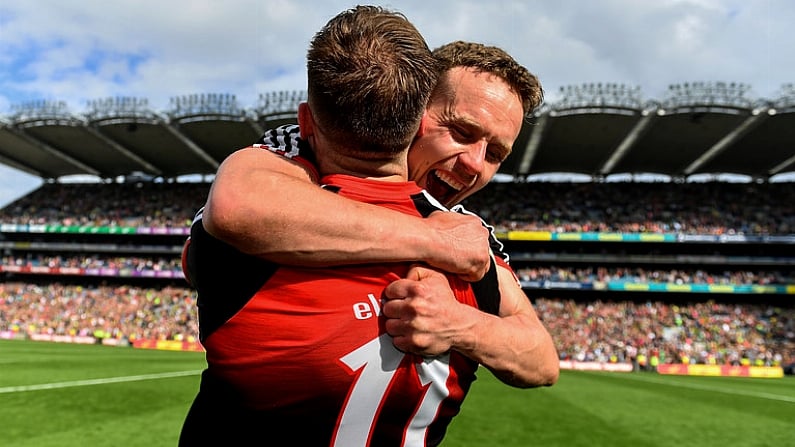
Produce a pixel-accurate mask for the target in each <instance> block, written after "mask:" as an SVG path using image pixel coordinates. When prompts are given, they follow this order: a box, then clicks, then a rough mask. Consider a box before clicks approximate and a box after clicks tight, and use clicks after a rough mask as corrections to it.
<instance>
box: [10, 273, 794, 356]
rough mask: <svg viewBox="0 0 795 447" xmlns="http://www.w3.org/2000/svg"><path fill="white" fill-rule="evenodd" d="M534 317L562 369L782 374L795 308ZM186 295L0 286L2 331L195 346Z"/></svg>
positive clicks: (595, 311)
mask: <svg viewBox="0 0 795 447" xmlns="http://www.w3.org/2000/svg"><path fill="white" fill-rule="evenodd" d="M534 304H535V306H536V310H537V312H538V314H539V317H540V318H541V319H542V321H543V322H544V324H545V325H546V326H547V327H548V328H549V331H550V332H551V334H552V337H553V339H554V340H555V341H556V344H557V348H558V351H559V353H560V355H561V359H563V360H577V361H585V362H588V361H590V362H614V363H625V362H628V363H636V362H638V358H639V357H640V358H642V357H644V356H645V357H648V358H650V357H652V356H657V357H658V358H659V359H660V362H661V363H700V364H732V365H743V364H748V365H759V366H770V365H787V364H790V363H792V362H793V361H795V307H789V308H780V307H775V306H772V305H765V304H758V305H754V304H725V303H724V304H722V303H717V302H714V301H705V302H693V303H689V304H669V303H665V302H661V301H648V302H645V303H635V302H631V301H615V302H611V301H589V302H577V301H574V300H568V299H550V298H539V299H536V300H535V303H534ZM197 327H198V325H197V311H196V305H195V295H194V292H193V291H192V290H191V289H189V288H187V287H175V286H169V287H163V288H142V287H136V286H129V285H125V286H111V285H98V286H83V285H66V284H59V283H50V284H46V285H37V284H30V283H17V282H7V283H0V332H3V331H9V332H12V333H18V334H46V335H72V336H95V337H97V338H105V337H110V338H115V339H119V340H125V341H134V340H136V339H155V340H178V341H195V340H196V338H197V334H198V332H197V330H198V329H197Z"/></svg>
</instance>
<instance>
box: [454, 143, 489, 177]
mask: <svg viewBox="0 0 795 447" xmlns="http://www.w3.org/2000/svg"><path fill="white" fill-rule="evenodd" d="M487 146H488V144H487V143H486V142H485V141H479V142H477V143H475V144H472V145H470V146H469V148H467V150H466V151H465V152H463V153H462V154H461V156H460V157H459V158H458V160H459V162H460V163H461V166H462V167H463V168H464V169H465V170H466V172H467V174H470V175H479V174H480V173H481V172H482V171H483V164H484V163H485V162H486V147H487Z"/></svg>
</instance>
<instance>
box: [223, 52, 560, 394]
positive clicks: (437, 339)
mask: <svg viewBox="0 0 795 447" xmlns="http://www.w3.org/2000/svg"><path fill="white" fill-rule="evenodd" d="M434 56H435V57H436V58H437V60H439V61H440V63H441V65H442V69H443V72H442V75H441V77H440V81H439V84H438V85H437V86H436V88H435V89H434V92H433V94H432V95H431V100H430V101H429V104H428V107H427V111H426V114H425V118H424V119H423V122H422V125H421V126H420V129H419V131H418V133H417V135H416V137H415V140H414V142H413V144H412V147H411V149H410V151H409V157H408V162H409V166H408V168H409V176H410V178H411V179H413V180H415V181H417V183H418V184H419V185H420V186H421V187H424V188H425V189H426V190H428V192H430V193H431V194H432V195H433V196H434V197H436V198H437V199H439V200H440V201H442V202H443V204H444V205H446V206H452V205H454V204H455V203H457V202H458V201H460V200H463V199H464V198H465V197H467V196H469V195H471V194H473V193H474V192H476V191H478V190H479V189H480V188H482V187H483V186H485V185H486V184H487V183H488V182H489V181H490V180H491V178H492V177H493V176H494V174H495V173H496V172H497V169H498V168H499V165H500V163H501V162H502V161H503V160H504V159H505V158H506V157H507V156H508V155H509V153H510V151H511V148H512V145H513V143H514V141H515V140H516V138H517V136H518V135H519V131H520V130H521V126H522V122H523V120H524V118H525V117H529V116H530V115H531V114H532V112H533V111H534V110H535V109H536V108H537V107H538V106H539V105H540V104H541V101H542V98H543V92H542V89H541V85H540V83H539V82H538V79H537V78H536V77H535V76H533V75H532V74H531V73H530V72H529V71H528V70H527V69H526V68H525V67H523V66H521V65H520V64H518V63H517V62H516V61H515V60H514V59H513V58H511V57H510V55H508V54H507V53H505V51H503V50H501V49H499V48H497V47H491V46H486V45H482V44H477V43H469V42H453V43H450V44H447V45H444V46H442V47H440V48H438V49H436V50H434ZM298 132H299V129H298V128H297V126H285V127H281V128H278V129H274V130H271V131H268V132H267V133H266V134H265V135H264V136H263V138H262V139H261V140H260V142H259V143H260V144H258V145H254V147H250V148H246V149H242V150H240V151H238V152H236V153H234V154H232V155H231V156H230V157H229V158H228V159H227V160H225V161H224V171H223V172H222V173H221V174H220V175H219V176H218V177H217V178H216V184H215V186H214V189H213V192H212V193H211V195H210V197H209V199H208V203H212V202H215V201H220V202H222V203H228V204H229V205H230V206H229V207H225V208H224V212H223V213H218V214H222V216H223V217H222V218H217V216H210V218H211V219H213V220H216V219H217V220H218V222H219V223H218V225H217V228H218V229H219V234H220V236H219V237H221V238H222V239H224V240H226V241H228V242H229V243H230V244H232V245H235V246H236V247H239V248H240V249H241V250H244V251H246V252H248V253H251V254H253V255H255V256H258V257H262V258H266V259H272V260H274V259H275V260H277V261H278V262H283V263H286V264H291V265H306V266H319V265H340V264H360V263H366V262H398V261H419V262H424V263H425V264H428V265H430V266H433V267H437V268H440V269H442V270H446V271H448V272H451V273H456V274H459V275H461V277H463V278H466V279H470V280H471V279H476V278H481V277H482V276H483V274H484V272H485V271H486V269H487V267H488V265H489V264H488V260H489V258H490V255H489V253H490V252H489V251H488V248H486V242H487V241H486V240H485V239H484V234H485V233H484V230H483V228H484V227H483V223H482V221H481V220H480V219H477V218H474V217H472V216H467V215H466V214H467V213H466V212H465V210H463V209H459V208H456V209H457V210H458V211H461V212H462V213H463V214H464V215H462V214H459V213H434V214H432V215H431V216H429V217H428V218H427V219H415V218H413V217H411V216H407V215H401V214H398V213H394V212H390V211H388V210H385V209H382V208H379V207H375V206H368V205H365V204H361V203H357V202H353V201H350V200H345V199H344V198H341V197H331V196H329V195H327V194H322V193H321V191H320V190H319V189H318V188H317V187H316V186H314V185H312V184H311V182H313V181H315V182H316V181H317V179H315V178H314V177H313V175H312V174H311V169H310V170H306V169H304V168H305V167H307V166H310V167H311V166H312V165H313V164H314V162H315V159H316V158H320V157H316V156H315V154H313V153H312V147H311V144H310V142H308V141H306V140H305V139H301V138H298ZM262 148H266V149H271V150H272V151H274V152H275V153H278V154H281V155H284V157H278V156H274V155H273V154H272V153H269V151H267V150H265V151H263V150H261V149H262ZM285 158H287V159H289V160H291V161H293V162H295V163H290V162H288V161H286V160H285ZM233 205H234V206H233ZM328 209H333V210H335V212H334V214H333V215H329V214H327V213H325V212H324V211H322V210H328ZM491 242H492V244H491V245H492V249H493V250H494V251H495V253H496V254H498V255H500V254H501V253H500V252H499V251H500V250H501V244H499V243H498V242H497V241H496V239H492V241H491ZM502 256H503V257H505V256H504V255H502ZM497 261H498V263H499V264H500V268H498V269H497V274H498V276H499V278H500V281H499V282H500V294H501V300H500V308H499V313H498V315H499V317H500V318H494V317H493V316H489V315H486V314H483V313H482V312H480V313H476V312H473V309H471V308H466V307H464V306H457V305H454V304H453V303H451V302H449V301H447V302H445V303H447V304H451V307H450V308H446V307H445V308H442V307H440V306H441V305H440V303H439V302H437V301H432V302H426V301H424V300H421V299H413V300H405V299H404V300H397V299H395V300H393V303H394V304H395V305H396V306H400V305H405V306H406V307H407V308H406V309H405V312H406V313H412V312H415V313H416V318H414V319H412V321H411V322H410V324H407V325H404V326H403V327H401V331H402V333H401V337H400V339H399V341H398V343H399V345H400V346H399V347H400V348H401V349H403V350H405V351H408V352H413V353H417V354H432V353H435V352H438V351H439V350H441V349H443V348H444V347H451V348H452V349H454V350H458V351H459V352H461V353H463V354H464V355H467V356H468V357H470V358H472V359H474V360H476V361H478V362H480V363H482V364H483V365H484V366H486V367H487V368H489V369H490V370H491V371H492V372H494V373H495V375H497V376H498V377H499V378H500V379H502V380H503V381H504V382H506V383H508V384H510V385H513V386H519V387H533V386H543V385H551V384H553V383H555V382H556V381H557V378H558V373H559V361H558V356H557V352H556V349H555V346H554V343H553V341H552V339H551V337H550V335H549V333H548V332H547V330H546V329H545V328H544V327H543V325H542V324H541V322H540V321H539V320H538V317H537V315H536V314H535V311H534V310H533V308H532V304H531V303H530V301H529V300H528V298H527V296H526V295H525V294H524V292H523V291H522V289H521V286H520V285H519V283H518V281H517V279H516V277H515V275H514V273H513V271H512V270H511V268H510V266H509V265H508V264H507V259H503V258H501V257H499V256H498V257H497ZM426 273H427V272H426ZM423 278H427V276H423ZM410 284H411V282H410V281H409V282H408V283H407V281H400V282H398V283H397V284H396V285H395V287H393V288H390V289H388V290H387V292H388V293H387V298H398V297H400V296H394V297H390V296H389V292H394V293H396V294H398V295H399V293H407V290H406V289H404V288H401V289H400V290H398V287H399V286H400V287H410ZM400 298H407V297H405V296H403V297H400ZM422 305H425V306H426V307H425V308H424V312H423V311H420V310H415V309H413V307H417V308H419V306H422ZM449 316H453V317H454V318H451V317H449ZM454 320H456V321H466V322H467V323H463V324H461V326H460V327H455V326H454V325H453V324H452V321H454ZM454 329H456V330H454Z"/></svg>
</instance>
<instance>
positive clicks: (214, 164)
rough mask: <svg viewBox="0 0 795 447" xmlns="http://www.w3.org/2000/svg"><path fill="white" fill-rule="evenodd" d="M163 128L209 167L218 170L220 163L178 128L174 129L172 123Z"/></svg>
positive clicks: (164, 124)
mask: <svg viewBox="0 0 795 447" xmlns="http://www.w3.org/2000/svg"><path fill="white" fill-rule="evenodd" d="M163 127H164V128H165V129H166V130H167V131H169V132H170V133H171V134H172V135H174V136H175V137H176V138H177V139H178V140H179V141H181V142H182V143H184V144H185V145H186V146H188V148H189V149H190V150H191V151H193V153H195V154H196V155H198V156H199V158H201V159H202V160H204V161H206V162H207V164H208V165H210V166H211V167H212V168H213V169H218V166H219V163H218V162H217V161H215V159H214V158H213V157H211V156H210V154H208V153H207V152H205V151H203V150H202V148H200V147H199V145H198V144H196V143H194V142H193V140H191V139H190V138H188V137H186V136H185V134H183V133H182V132H180V131H179V129H177V128H176V127H174V125H173V124H171V123H163Z"/></svg>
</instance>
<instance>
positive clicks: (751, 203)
mask: <svg viewBox="0 0 795 447" xmlns="http://www.w3.org/2000/svg"><path fill="white" fill-rule="evenodd" d="M208 191H209V183H206V182H202V183H150V182H142V183H102V184H92V183H88V184H60V183H48V184H44V185H42V186H41V187H40V188H39V189H38V190H36V191H34V192H33V193H31V194H29V195H27V196H25V197H23V198H21V199H19V200H17V201H15V202H13V203H11V204H10V205H8V206H6V207H5V208H4V209H2V210H0V222H2V223H16V224H54V225H95V226H162V227H172V226H188V225H189V224H190V222H191V220H192V219H193V214H194V213H195V212H196V210H197V209H198V208H199V207H200V206H201V205H203V204H204V200H205V198H206V197H207V192H208ZM464 204H465V205H466V206H467V208H470V209H471V210H473V211H476V212H478V214H480V215H481V216H482V217H483V218H484V219H485V220H486V221H487V222H489V223H492V224H493V225H495V226H496V227H497V229H500V230H508V229H512V230H540V231H556V232H571V231H573V232H591V231H601V232H635V233H637V232H645V233H650V232H651V233H668V232H670V233H684V234H712V235H717V234H743V235H788V234H793V233H795V183H793V182H787V183H725V182H711V183H553V182H529V183H495V182H492V183H489V184H488V185H487V186H486V187H485V188H484V189H483V190H482V191H481V192H479V193H478V194H475V195H474V196H472V197H470V198H468V199H467V200H466V201H465V202H464Z"/></svg>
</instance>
